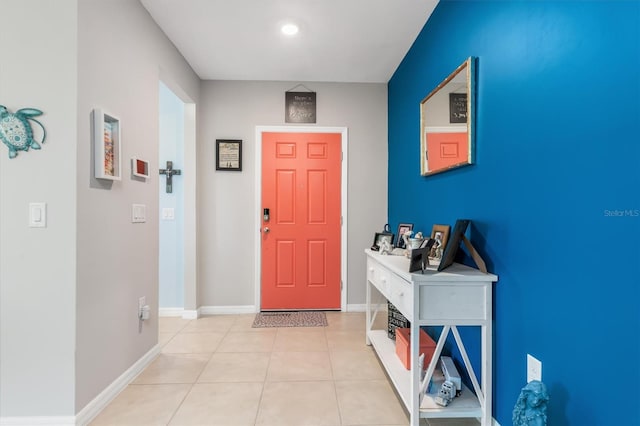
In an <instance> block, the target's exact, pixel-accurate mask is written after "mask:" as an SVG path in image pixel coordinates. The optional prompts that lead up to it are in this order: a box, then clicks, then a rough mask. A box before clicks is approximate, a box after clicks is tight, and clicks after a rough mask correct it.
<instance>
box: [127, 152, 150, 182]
mask: <svg viewBox="0 0 640 426" xmlns="http://www.w3.org/2000/svg"><path fill="white" fill-rule="evenodd" d="M131 174H132V175H134V176H136V177H140V178H144V179H147V178H148V177H149V162H148V161H145V160H141V159H139V158H136V157H133V158H132V159H131Z"/></svg>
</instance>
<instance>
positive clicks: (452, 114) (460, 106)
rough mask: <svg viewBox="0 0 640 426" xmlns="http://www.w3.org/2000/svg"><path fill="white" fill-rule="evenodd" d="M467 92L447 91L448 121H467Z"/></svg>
mask: <svg viewBox="0 0 640 426" xmlns="http://www.w3.org/2000/svg"><path fill="white" fill-rule="evenodd" d="M467 102H468V101H467V94H466V93H449V123H466V122H467V116H468V111H467Z"/></svg>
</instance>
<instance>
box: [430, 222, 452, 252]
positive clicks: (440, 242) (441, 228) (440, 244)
mask: <svg viewBox="0 0 640 426" xmlns="http://www.w3.org/2000/svg"><path fill="white" fill-rule="evenodd" d="M450 230H451V227H450V226H449V225H433V229H431V238H432V239H434V240H435V243H434V244H433V247H431V253H430V254H429V257H434V258H436V259H441V258H442V253H444V248H445V247H446V246H447V241H448V240H449V232H450Z"/></svg>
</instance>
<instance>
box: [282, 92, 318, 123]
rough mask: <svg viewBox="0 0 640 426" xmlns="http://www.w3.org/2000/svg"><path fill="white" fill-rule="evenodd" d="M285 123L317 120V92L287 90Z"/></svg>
mask: <svg viewBox="0 0 640 426" xmlns="http://www.w3.org/2000/svg"><path fill="white" fill-rule="evenodd" d="M284 103H285V116H284V117H285V120H284V121H285V123H315V122H316V92H285V94H284Z"/></svg>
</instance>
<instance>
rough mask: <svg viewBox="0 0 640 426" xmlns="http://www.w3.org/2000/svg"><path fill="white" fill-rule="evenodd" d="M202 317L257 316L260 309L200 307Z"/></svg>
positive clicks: (239, 306) (250, 306)
mask: <svg viewBox="0 0 640 426" xmlns="http://www.w3.org/2000/svg"><path fill="white" fill-rule="evenodd" d="M198 311H200V315H228V314H255V313H256V312H258V309H257V308H256V307H255V306H254V305H238V306H200V308H198Z"/></svg>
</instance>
